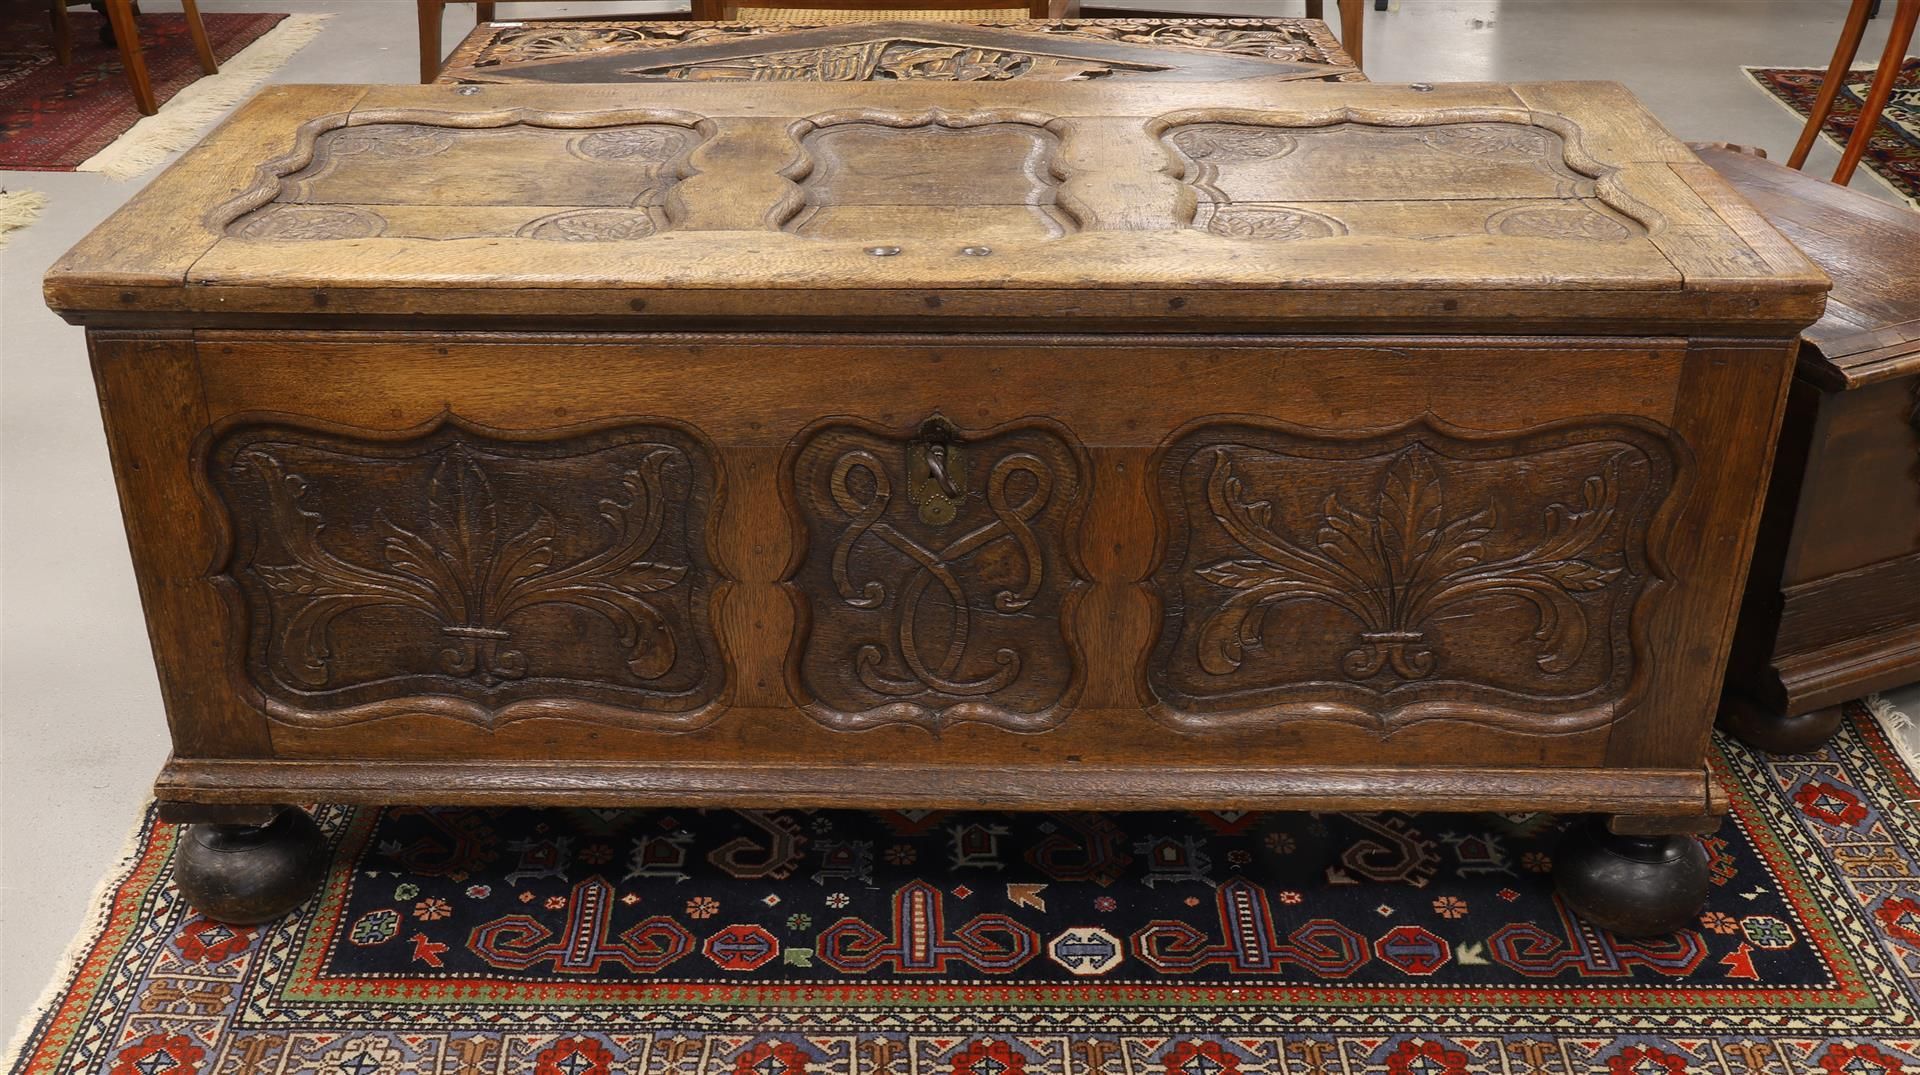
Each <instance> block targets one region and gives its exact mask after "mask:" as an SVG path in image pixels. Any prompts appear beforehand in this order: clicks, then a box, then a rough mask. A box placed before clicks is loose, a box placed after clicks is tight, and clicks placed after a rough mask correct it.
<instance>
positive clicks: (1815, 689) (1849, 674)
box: [1772, 624, 1920, 713]
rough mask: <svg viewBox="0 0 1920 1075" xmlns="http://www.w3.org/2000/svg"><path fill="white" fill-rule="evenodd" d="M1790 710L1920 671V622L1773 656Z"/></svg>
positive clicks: (1846, 697)
mask: <svg viewBox="0 0 1920 1075" xmlns="http://www.w3.org/2000/svg"><path fill="white" fill-rule="evenodd" d="M1772 667H1773V674H1774V675H1775V676H1777V677H1778V678H1779V680H1780V689H1781V691H1782V692H1783V694H1784V695H1785V702H1784V706H1785V709H1786V712H1788V713H1801V712H1806V711H1807V710H1811V709H1819V708H1821V707H1822V706H1829V705H1835V704H1837V703H1840V702H1846V701H1851V700H1853V699H1855V698H1858V697H1860V696H1861V695H1863V694H1869V693H1871V692H1873V691H1876V690H1885V689H1887V688H1889V687H1898V686H1900V685H1901V684H1904V683H1910V682H1912V681H1913V679H1914V677H1915V676H1916V675H1920V624H1913V625H1908V626H1903V627H1894V628H1889V629H1888V630H1884V631H1877V632H1875V633H1873V634H1870V635H1864V636H1862V637H1860V638H1856V639H1849V640H1847V641H1845V642H1841V643H1837V644H1835V645H1831V646H1826V647H1824V648H1822V649H1816V650H1807V651H1804V652H1798V653H1790V654H1782V655H1780V656H1778V657H1776V658H1774V662H1773V666H1772Z"/></svg>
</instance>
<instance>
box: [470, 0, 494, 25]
mask: <svg viewBox="0 0 1920 1075" xmlns="http://www.w3.org/2000/svg"><path fill="white" fill-rule="evenodd" d="M493 15H494V5H493V2H492V0H480V2H479V3H477V4H475V5H473V21H474V22H492V21H493Z"/></svg>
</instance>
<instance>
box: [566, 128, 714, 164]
mask: <svg viewBox="0 0 1920 1075" xmlns="http://www.w3.org/2000/svg"><path fill="white" fill-rule="evenodd" d="M686 144H687V136H686V135H685V134H684V133H682V132H680V131H676V130H668V129H663V128H659V127H617V128H613V129H611V130H604V131H595V132H593V133H592V134H588V135H584V136H582V137H580V138H577V139H575V140H574V141H572V142H570V143H568V146H567V148H568V149H570V150H571V151H573V152H574V153H576V154H578V155H579V156H581V157H583V158H585V159H587V160H594V161H634V160H638V161H651V162H660V161H668V160H672V159H673V158H674V157H677V156H679V155H680V153H681V151H682V150H684V149H685V148H686Z"/></svg>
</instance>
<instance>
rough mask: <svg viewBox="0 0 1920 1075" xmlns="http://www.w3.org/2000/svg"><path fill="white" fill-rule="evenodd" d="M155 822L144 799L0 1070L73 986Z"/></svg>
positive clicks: (0, 1059)
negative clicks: (136, 816) (112, 861)
mask: <svg viewBox="0 0 1920 1075" xmlns="http://www.w3.org/2000/svg"><path fill="white" fill-rule="evenodd" d="M159 823H160V822H159V812H158V811H157V810H155V809H154V804H153V803H152V802H148V803H147V807H146V809H145V810H142V811H141V812H140V815H139V818H138V819H137V820H135V821H134V823H133V829H132V830H131V831H130V832H128V833H127V838H126V840H125V841H123V842H122V843H121V845H120V857H119V859H118V860H116V861H115V862H114V864H113V866H112V868H111V869H109V870H107V873H106V876H104V877H102V878H101V879H100V882H99V883H98V884H96V885H95V886H94V887H93V894H92V895H91V896H89V897H87V916H86V917H85V918H84V919H82V920H81V922H80V932H78V933H76V934H74V937H73V940H71V941H69V942H68V943H67V948H66V951H64V952H62V953H61V954H60V961H59V962H58V963H56V964H55V965H54V970H53V978H52V980H51V981H49V982H48V983H47V988H46V990H45V991H44V992H42V993H41V994H40V997H39V999H37V1000H35V1001H34V1002H33V1006H32V1007H29V1008H28V1009H27V1013H26V1014H25V1015H23V1016H21V1017H20V1023H19V1025H18V1026H16V1027H15V1028H14V1031H13V1036H12V1037H11V1038H9V1039H8V1041H7V1047H6V1048H5V1049H0V1072H12V1071H15V1070H16V1069H18V1068H19V1066H20V1058H21V1056H22V1055H24V1054H25V1052H26V1049H27V1046H28V1044H30V1043H31V1042H32V1041H33V1034H34V1031H35V1030H37V1029H39V1026H40V1020H42V1019H43V1018H45V1017H46V1015H47V1013H48V1012H49V1011H51V1010H52V1009H53V1006H54V1005H56V1004H58V1003H59V1002H60V998H61V997H64V996H66V995H67V991H68V990H69V989H71V988H72V987H73V979H74V976H75V975H76V974H78V973H80V967H81V965H82V964H84V963H85V962H86V960H87V953H88V952H90V951H92V950H93V943H94V942H95V941H97V940H99V939H100V935H101V934H102V933H103V932H105V930H106V927H107V916H108V914H109V913H111V912H112V910H113V898H114V895H115V894H116V893H118V892H119V891H120V886H121V885H123V884H125V883H126V881H127V878H128V877H129V876H130V875H131V874H132V873H133V871H134V868H135V867H136V866H138V865H140V858H141V856H142V855H143V854H145V852H146V849H147V834H148V833H149V832H151V831H152V829H153V826H155V825H157V824H159Z"/></svg>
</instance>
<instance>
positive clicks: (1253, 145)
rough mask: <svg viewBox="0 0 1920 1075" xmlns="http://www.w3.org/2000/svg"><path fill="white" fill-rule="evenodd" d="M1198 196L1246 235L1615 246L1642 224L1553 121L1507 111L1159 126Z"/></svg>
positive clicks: (1224, 227) (1212, 225)
mask: <svg viewBox="0 0 1920 1075" xmlns="http://www.w3.org/2000/svg"><path fill="white" fill-rule="evenodd" d="M1161 137H1162V140H1163V142H1164V143H1165V144H1166V145H1167V146H1168V148H1169V149H1170V151H1171V152H1172V153H1173V154H1174V155H1175V157H1176V159H1177V161H1178V162H1179V168H1180V170H1181V180H1182V182H1184V183H1185V184H1186V185H1187V186H1188V187H1190V188H1191V189H1192V190H1193V191H1194V194H1195V195H1196V198H1197V200H1198V202H1199V205H1198V208H1197V211H1196V213H1195V215H1194V219H1193V223H1192V226H1193V227H1195V228H1198V229H1200V230H1202V231H1210V232H1213V233H1214V234H1216V235H1225V236H1229V237H1232V238H1240V239H1277V240H1299V239H1322V238H1329V237H1332V236H1337V235H1348V234H1356V235H1367V234H1378V235H1393V236H1398V237H1408V238H1423V237H1424V238H1442V237H1450V236H1465V235H1483V234H1490V235H1505V236H1531V237H1538V238H1553V239H1575V240H1581V241H1586V242H1618V241H1621V240H1624V239H1629V238H1633V237H1636V236H1643V235H1645V234H1646V228H1645V226H1644V225H1643V224H1642V223H1641V222H1640V221H1639V220H1637V219H1635V217H1633V216H1632V215H1629V214H1628V213H1626V212H1623V211H1622V209H1623V208H1631V207H1627V206H1615V205H1611V204H1609V203H1608V201H1607V200H1606V198H1605V197H1603V196H1602V193H1601V189H1600V184H1599V183H1598V182H1597V179H1598V177H1599V176H1600V175H1601V174H1602V173H1603V172H1604V169H1602V168H1599V167H1597V166H1587V167H1584V168H1576V167H1574V163H1573V162H1574V160H1576V159H1579V158H1580V157H1581V156H1582V155H1581V154H1580V153H1579V152H1578V150H1577V149H1576V150H1572V151H1570V150H1569V146H1568V144H1567V141H1566V139H1565V138H1564V137H1563V136H1562V135H1561V134H1560V133H1559V132H1557V131H1554V130H1550V129H1548V128H1546V127H1538V126H1531V125H1528V124H1524V123H1517V122H1511V121H1486V122H1457V123H1434V124H1430V125H1422V126H1385V125H1378V124H1370V123H1361V122H1349V123H1336V124H1332V125H1329V126H1323V127H1279V126H1265V125H1260V124H1255V123H1238V122H1235V123H1185V124H1179V125H1175V126H1172V127H1170V128H1168V129H1167V130H1166V131H1165V132H1163V134H1162V136H1161Z"/></svg>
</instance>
